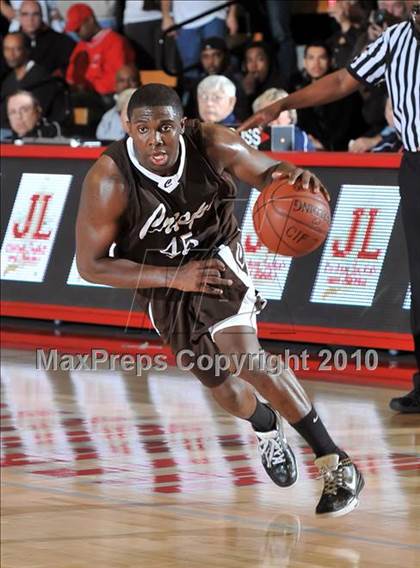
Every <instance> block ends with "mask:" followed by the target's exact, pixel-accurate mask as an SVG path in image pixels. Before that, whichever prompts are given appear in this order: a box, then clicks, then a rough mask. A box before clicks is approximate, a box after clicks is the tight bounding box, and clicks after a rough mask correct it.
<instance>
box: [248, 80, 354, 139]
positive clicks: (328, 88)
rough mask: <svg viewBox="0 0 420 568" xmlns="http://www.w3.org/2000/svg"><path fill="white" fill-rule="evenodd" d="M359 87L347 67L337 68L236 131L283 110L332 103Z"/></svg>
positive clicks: (261, 111) (252, 117) (265, 109)
mask: <svg viewBox="0 0 420 568" xmlns="http://www.w3.org/2000/svg"><path fill="white" fill-rule="evenodd" d="M359 87H360V83H359V81H358V80H357V79H355V78H354V77H353V76H352V75H351V74H350V73H349V72H348V71H347V69H339V70H338V71H335V72H334V73H330V74H329V75H326V76H325V77H323V78H322V79H319V80H318V81H315V82H314V83H311V84H310V85H308V86H307V87H304V88H303V89H300V90H299V91H296V92H295V93H292V94H291V95H289V96H288V97H285V98H284V99H280V100H279V101H276V102H275V103H273V104H272V105H269V106H267V107H265V108H263V109H262V110H260V111H259V112H257V113H255V114H253V115H252V116H251V117H250V118H248V119H247V120H245V122H243V123H242V124H241V125H240V126H239V128H238V131H239V132H242V131H243V130H248V129H249V128H254V127H256V126H265V125H266V124H268V123H269V122H271V121H272V120H275V119H276V118H277V117H278V115H279V114H280V113H281V112H282V111H284V110H290V109H299V108H306V107H312V106H318V105H324V104H327V103H332V102H333V101H337V100H339V99H342V98H344V97H347V96H348V95H351V93H354V92H355V91H357V89H358V88H359Z"/></svg>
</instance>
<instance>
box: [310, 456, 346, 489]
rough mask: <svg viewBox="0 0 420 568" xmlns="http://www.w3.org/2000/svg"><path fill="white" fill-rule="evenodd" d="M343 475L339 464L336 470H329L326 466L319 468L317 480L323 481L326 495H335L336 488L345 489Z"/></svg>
mask: <svg viewBox="0 0 420 568" xmlns="http://www.w3.org/2000/svg"><path fill="white" fill-rule="evenodd" d="M343 473H344V471H343V467H342V465H341V463H339V464H338V467H337V469H331V468H330V467H327V466H324V467H321V470H320V475H319V476H318V477H317V479H324V483H325V485H324V493H325V494H326V495H337V490H338V488H339V487H345V484H344V477H343Z"/></svg>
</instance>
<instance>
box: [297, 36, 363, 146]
mask: <svg viewBox="0 0 420 568" xmlns="http://www.w3.org/2000/svg"><path fill="white" fill-rule="evenodd" d="M303 61H304V71H303V73H301V74H300V76H299V77H295V80H294V89H300V88H302V87H304V86H306V85H309V84H311V83H315V82H316V81H318V80H319V79H321V78H322V77H325V75H328V73H330V71H331V54H330V51H329V49H328V47H327V46H326V45H325V44H323V43H321V42H314V43H311V44H308V45H307V46H306V47H305V51H304V59H303ZM361 107H362V100H361V97H360V95H359V94H358V93H353V94H352V95H349V96H348V97H346V98H344V99H341V100H339V101H336V102H334V103H329V104H327V105H322V106H317V107H310V108H305V109H299V110H298V125H299V127H300V128H301V129H302V130H304V131H305V132H307V133H308V134H310V135H311V137H312V141H313V143H314V144H315V147H316V148H317V149H318V150H333V151H336V152H338V151H346V150H347V147H348V143H349V141H350V140H351V139H355V138H358V137H359V136H360V135H361V134H363V132H365V131H366V124H365V122H364V120H363V118H362V114H361Z"/></svg>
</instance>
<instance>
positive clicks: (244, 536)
mask: <svg viewBox="0 0 420 568" xmlns="http://www.w3.org/2000/svg"><path fill="white" fill-rule="evenodd" d="M305 387H306V388H307V389H308V391H309V392H310V394H311V396H312V397H313V399H314V401H315V403H316V405H317V408H318V411H319V413H320V415H321V416H323V418H324V419H325V422H326V423H327V425H328V426H329V428H330V429H331V431H332V432H333V433H334V436H335V437H336V439H337V441H338V443H339V444H340V445H343V446H344V447H345V448H346V450H347V451H348V452H349V453H350V454H351V455H352V456H353V457H354V459H355V461H356V462H357V463H358V465H359V466H360V467H361V468H362V470H363V471H364V473H365V475H366V481H367V486H366V490H365V491H364V493H363V495H362V500H361V505H360V508H359V509H358V510H356V511H355V512H354V513H352V514H351V515H349V516H348V517H345V518H343V519H340V520H335V519H328V520H327V519H318V518H316V517H315V515H314V506H315V503H316V501H317V499H318V496H319V491H320V482H319V481H316V480H315V479H314V478H315V469H314V466H313V462H312V455H311V453H310V451H309V450H308V448H306V446H305V445H304V443H303V442H302V440H301V439H300V438H299V437H298V436H297V435H296V433H295V432H294V431H293V430H292V429H291V428H289V427H287V434H288V436H289V439H290V441H291V443H292V445H293V447H294V448H295V450H296V454H297V458H298V462H299V465H300V473H301V474H300V480H299V483H298V484H297V485H296V486H295V487H293V488H291V489H289V490H281V489H279V488H278V487H276V486H275V485H273V484H272V483H271V481H270V480H269V478H268V477H267V476H266V474H265V472H264V470H263V468H262V466H261V464H260V460H259V457H258V453H257V450H256V441H255V436H254V435H253V432H252V429H251V428H250V426H249V424H248V423H247V422H245V421H240V420H236V419H235V418H233V417H231V416H228V415H226V414H225V413H224V412H223V411H222V410H221V409H219V408H218V407H217V405H216V404H215V403H214V401H213V400H212V399H211V397H210V396H209V394H208V392H206V390H205V389H204V388H203V387H202V386H201V385H200V384H199V383H198V382H197V381H196V380H194V379H193V378H192V376H191V375H189V374H187V373H183V372H181V371H179V370H177V369H175V368H170V369H169V370H168V371H167V372H166V373H163V372H149V373H147V374H144V375H143V376H142V377H137V376H136V375H134V374H129V373H125V374H124V373H119V372H109V371H97V372H87V371H74V372H68V373H67V372H44V371H37V370H35V369H34V364H33V357H32V354H30V353H26V352H16V351H6V352H4V354H3V363H2V413H1V414H2V438H1V440H2V446H1V448H2V449H1V452H2V453H1V457H2V466H3V475H2V478H3V483H4V487H3V505H2V506H3V515H4V518H5V519H6V523H5V528H4V531H3V538H4V544H5V546H4V551H5V552H3V565H4V566H10V567H15V566H16V567H19V568H24V567H26V566H28V567H29V566H31V567H33V566H38V565H39V566H48V567H49V566H51V567H52V566H54V568H57V566H66V567H67V566H69V567H73V566H74V567H76V566H77V567H80V566H91V563H90V562H91V559H92V558H94V559H95V562H96V563H97V564H98V565H101V566H106V567H107V566H109V567H111V566H112V567H115V566H140V565H143V564H144V565H146V562H147V563H148V565H150V566H156V567H160V566H186V567H190V566H192V567H195V566H222V567H225V566H226V567H227V568H229V567H230V566H238V567H239V566H241V567H242V566H260V567H264V568H266V567H267V568H268V567H270V568H271V567H272V566H314V565H319V566H338V565H340V566H344V567H349V568H355V567H358V566H370V565H372V566H379V565H383V566H395V565H403V566H409V567H411V566H413V567H414V566H415V565H416V558H417V557H418V555H420V546H419V542H418V526H419V523H420V515H419V513H418V505H419V501H420V497H419V486H420V481H419V475H418V474H419V471H420V458H419V455H418V449H419V448H418V441H419V432H420V426H419V424H418V421H416V419H415V417H411V418H407V417H401V418H400V419H399V420H398V418H396V417H395V416H394V415H392V414H391V413H390V411H388V409H387V400H388V398H389V396H391V395H392V394H394V393H395V391H389V390H386V389H380V388H367V387H358V386H345V385H339V384H331V383H328V384H327V383H321V382H316V381H306V382H305ZM34 543H35V546H34ZM57 551H59V554H60V558H61V560H60V561H58V562H57V561H54V558H55V555H56V554H57Z"/></svg>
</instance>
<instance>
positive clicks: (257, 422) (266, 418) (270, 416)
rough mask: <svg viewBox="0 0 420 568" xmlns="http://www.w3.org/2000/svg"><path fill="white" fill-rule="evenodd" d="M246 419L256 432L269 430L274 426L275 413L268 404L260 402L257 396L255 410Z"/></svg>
mask: <svg viewBox="0 0 420 568" xmlns="http://www.w3.org/2000/svg"><path fill="white" fill-rule="evenodd" d="M255 398H256V397H255ZM247 420H248V422H251V425H252V427H253V428H254V430H256V431H257V432H270V431H271V430H274V429H275V427H276V415H275V414H274V412H273V411H272V410H271V408H270V407H269V406H267V405H266V404H263V403H262V402H260V401H259V400H258V398H257V407H256V409H255V412H254V414H253V415H252V416H250V417H249V418H247Z"/></svg>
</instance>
